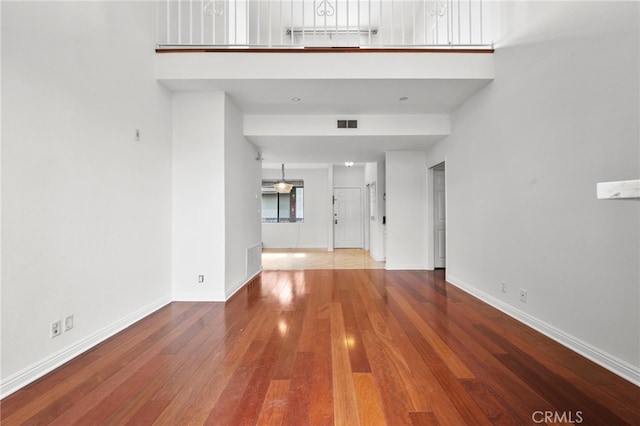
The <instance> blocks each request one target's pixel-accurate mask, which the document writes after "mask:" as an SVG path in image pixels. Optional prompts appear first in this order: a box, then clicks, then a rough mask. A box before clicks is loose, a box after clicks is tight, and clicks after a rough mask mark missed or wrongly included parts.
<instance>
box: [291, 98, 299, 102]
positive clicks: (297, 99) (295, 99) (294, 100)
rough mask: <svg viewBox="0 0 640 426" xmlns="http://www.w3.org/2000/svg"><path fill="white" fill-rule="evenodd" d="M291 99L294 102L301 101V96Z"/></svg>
mask: <svg viewBox="0 0 640 426" xmlns="http://www.w3.org/2000/svg"><path fill="white" fill-rule="evenodd" d="M291 100H292V101H293V102H300V98H298V97H295V98H291Z"/></svg>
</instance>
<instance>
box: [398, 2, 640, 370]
mask: <svg viewBox="0 0 640 426" xmlns="http://www.w3.org/2000/svg"><path fill="white" fill-rule="evenodd" d="M638 8H639V5H638V3H635V2H602V3H596V2H569V3H559V4H553V3H549V2H544V3H542V2H528V3H527V2H510V3H505V4H504V9H503V10H504V13H505V14H504V16H503V18H504V21H505V22H507V23H514V22H515V23H517V24H519V25H515V24H514V29H516V28H517V29H518V30H517V31H514V32H512V33H510V34H509V35H510V38H509V39H506V40H505V41H504V42H503V43H502V44H499V46H500V47H499V48H498V49H497V50H496V53H495V58H496V70H497V76H496V79H495V81H494V82H493V83H492V84H490V85H488V86H486V87H485V88H484V89H483V90H482V91H481V92H479V93H478V94H477V95H475V96H474V97H473V98H472V99H471V100H470V101H468V102H467V103H466V104H464V105H463V106H462V107H461V108H460V109H459V110H458V111H457V112H455V114H454V115H453V121H452V129H453V132H452V135H451V136H450V137H448V138H447V139H445V140H443V141H442V142H441V143H439V144H438V145H437V146H436V147H435V148H434V149H433V150H432V152H431V153H430V155H429V160H428V162H427V165H428V166H432V165H434V164H436V163H437V162H439V161H441V160H442V159H443V158H444V157H445V156H446V160H447V203H448V204H447V211H448V218H447V233H448V252H447V264H448V269H447V277H448V279H449V280H450V281H452V282H453V283H455V284H457V285H460V286H462V287H464V288H467V289H468V290H469V291H471V292H472V293H475V294H477V295H479V296H480V297H482V298H484V299H485V300H487V301H489V302H491V303H493V304H494V305H497V306H499V307H501V309H503V310H505V311H507V312H510V313H511V314H512V315H515V316H517V317H519V318H520V319H522V320H524V321H525V322H528V323H529V324H532V325H534V326H535V327H537V328H538V329H541V330H542V331H544V332H546V333H548V334H550V335H552V336H553V337H555V338H556V339H559V340H561V341H563V342H564V343H565V344H568V345H570V346H572V347H573V348H574V349H576V350H578V351H580V352H582V353H584V354H586V355H588V356H590V357H591V358H592V359H595V360H597V361H598V362H600V363H602V364H604V365H606V366H607V367H609V368H610V369H613V370H614V371H617V372H618V373H619V374H622V375H625V376H626V377H628V378H631V379H633V380H636V382H640V375H639V374H638V372H639V371H640V369H639V367H640V305H639V301H640V286H639V283H640V272H639V268H638V261H639V259H640V238H639V235H640V221H639V220H638V218H639V217H640V203H638V202H623V201H599V200H597V199H596V183H597V182H600V181H611V180H626V179H637V178H638V177H640V163H639V158H640V147H639V143H638V140H639V135H640V126H639V119H638V117H639V116H640V107H639V103H640V102H639V93H640V91H639V89H640V88H639V81H638V75H640V70H639V59H640V58H639V52H640V46H639V31H638V25H639V19H638V16H639V11H638ZM559 12H562V14H560V15H559ZM567 16H571V17H572V18H571V20H570V22H567V21H566V19H564V18H562V17H567ZM561 18H562V19H561ZM518 31H519V32H518ZM390 170H391V171H392V170H393V169H392V168H390ZM390 174H391V177H393V174H392V173H390ZM388 194H389V196H392V192H391V190H389V191H388ZM389 209H390V226H391V224H392V223H393V220H394V218H393V216H392V215H391V204H390V205H389ZM501 281H506V282H507V284H508V291H507V293H506V294H505V293H501V291H500V282H501ZM521 288H524V289H526V290H527V292H528V302H527V303H522V302H521V301H520V300H519V290H520V289H521Z"/></svg>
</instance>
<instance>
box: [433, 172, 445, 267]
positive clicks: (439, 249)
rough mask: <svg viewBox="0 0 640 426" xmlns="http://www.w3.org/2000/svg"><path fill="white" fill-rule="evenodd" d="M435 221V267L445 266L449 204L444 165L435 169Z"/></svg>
mask: <svg viewBox="0 0 640 426" xmlns="http://www.w3.org/2000/svg"><path fill="white" fill-rule="evenodd" d="M433 185H434V186H433V208H434V211H433V223H434V232H433V236H434V245H435V247H434V251H435V256H434V265H433V266H434V267H436V268H445V267H446V266H447V257H446V256H447V249H446V241H447V233H446V229H447V215H446V213H447V206H446V199H447V197H446V182H445V172H444V166H443V167H438V168H436V169H434V171H433Z"/></svg>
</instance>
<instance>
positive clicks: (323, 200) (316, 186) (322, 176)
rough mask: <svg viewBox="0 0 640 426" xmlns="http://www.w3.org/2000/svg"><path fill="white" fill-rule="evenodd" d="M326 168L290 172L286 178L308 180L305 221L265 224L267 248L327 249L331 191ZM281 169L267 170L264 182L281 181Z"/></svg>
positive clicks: (264, 242)
mask: <svg viewBox="0 0 640 426" xmlns="http://www.w3.org/2000/svg"><path fill="white" fill-rule="evenodd" d="M328 173H329V171H328V170H327V169H326V168H318V169H289V168H288V167H287V166H286V164H285V177H286V179H291V180H298V179H302V180H304V222H303V223H263V224H262V242H263V244H264V247H266V248H327V247H328V240H327V238H328V237H327V222H328V220H329V218H330V216H329V215H330V213H331V212H330V211H329V206H330V202H329V201H330V198H331V191H330V188H329V185H328V182H329V181H328V177H327V176H328ZM281 177H282V170H280V169H263V170H262V178H263V179H279V178H281Z"/></svg>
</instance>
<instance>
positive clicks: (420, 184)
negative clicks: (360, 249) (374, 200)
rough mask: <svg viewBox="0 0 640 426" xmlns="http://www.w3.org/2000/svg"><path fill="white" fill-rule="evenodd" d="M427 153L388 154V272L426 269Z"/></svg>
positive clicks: (396, 152)
mask: <svg viewBox="0 0 640 426" xmlns="http://www.w3.org/2000/svg"><path fill="white" fill-rule="evenodd" d="M425 161H426V158H425V153H424V152H418V151H389V152H387V153H386V185H385V186H386V193H387V200H386V210H387V225H386V226H387V242H386V260H387V263H386V268H387V269H426V262H427V252H426V238H427V228H426V163H425Z"/></svg>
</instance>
